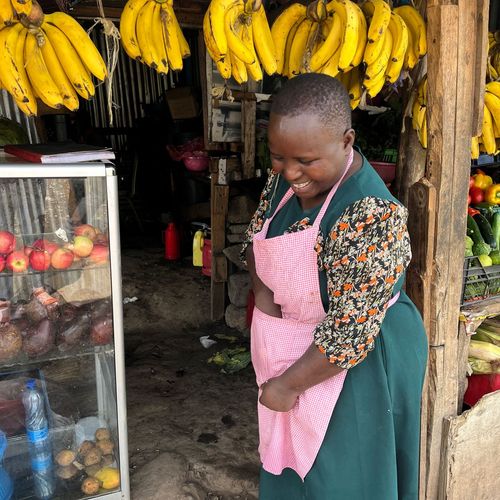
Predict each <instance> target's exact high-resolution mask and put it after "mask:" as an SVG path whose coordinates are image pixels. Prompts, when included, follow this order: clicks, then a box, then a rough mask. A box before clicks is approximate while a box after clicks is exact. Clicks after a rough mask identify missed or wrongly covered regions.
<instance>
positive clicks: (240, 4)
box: [203, 0, 305, 85]
mask: <svg viewBox="0 0 500 500" xmlns="http://www.w3.org/2000/svg"><path fill="white" fill-rule="evenodd" d="M304 9H305V7H304ZM203 36H204V38H205V44H206V46H207V51H208V54H209V55H210V57H211V58H212V60H213V61H214V62H215V64H216V65H217V69H218V70H219V73H220V74H221V75H222V77H223V78H225V79H228V78H230V77H233V78H234V80H235V81H236V82H237V83H239V84H240V85H241V84H243V83H246V82H247V81H248V79H249V78H251V79H252V80H254V81H256V82H258V81H260V80H262V77H263V71H262V70H264V71H265V72H266V73H267V74H268V75H273V74H274V73H276V70H277V61H276V54H275V46H274V42H273V38H272V36H271V30H270V28H269V23H268V21H267V16H266V12H265V10H264V6H263V5H262V0H212V1H211V2H210V5H209V7H208V10H207V12H206V13H205V17H204V20H203Z"/></svg>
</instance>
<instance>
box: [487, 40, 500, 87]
mask: <svg viewBox="0 0 500 500" xmlns="http://www.w3.org/2000/svg"><path fill="white" fill-rule="evenodd" d="M487 61H488V79H489V80H490V81H496V80H498V79H500V31H496V32H495V33H491V32H490V33H488V58H487Z"/></svg>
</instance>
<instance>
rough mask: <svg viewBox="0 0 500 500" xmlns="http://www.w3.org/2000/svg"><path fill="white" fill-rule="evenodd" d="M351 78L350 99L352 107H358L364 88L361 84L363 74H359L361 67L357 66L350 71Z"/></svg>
mask: <svg viewBox="0 0 500 500" xmlns="http://www.w3.org/2000/svg"><path fill="white" fill-rule="evenodd" d="M348 74H350V78H349V89H348V92H349V99H350V100H351V109H356V108H357V107H358V104H359V101H360V100H361V95H362V93H363V88H362V86H361V75H360V74H359V67H357V66H356V67H355V68H354V69H353V70H352V71H351V72H350V73H348Z"/></svg>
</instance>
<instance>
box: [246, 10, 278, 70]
mask: <svg viewBox="0 0 500 500" xmlns="http://www.w3.org/2000/svg"><path fill="white" fill-rule="evenodd" d="M252 31H253V39H254V44H255V50H256V51H257V55H258V56H259V60H260V63H261V64H262V67H263V68H264V70H265V72H266V73H267V74H268V75H273V74H274V73H276V70H277V69H278V65H277V63H276V49H275V47H274V41H273V37H272V35H271V29H270V28H269V23H268V22H267V17H266V11H265V10H264V7H263V6H262V5H261V6H260V9H259V10H257V12H254V14H252Z"/></svg>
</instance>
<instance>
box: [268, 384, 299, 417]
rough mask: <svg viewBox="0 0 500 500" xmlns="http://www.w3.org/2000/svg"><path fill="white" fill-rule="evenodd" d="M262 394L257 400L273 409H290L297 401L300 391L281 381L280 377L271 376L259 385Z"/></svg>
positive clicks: (283, 410)
mask: <svg viewBox="0 0 500 500" xmlns="http://www.w3.org/2000/svg"><path fill="white" fill-rule="evenodd" d="M260 388H261V390H262V394H261V395H260V398H259V401H260V403H261V404H262V405H264V406H266V407H267V408H269V409H270V410H274V411H282V412H286V411H290V410H291V409H292V408H293V407H294V406H295V403H296V401H297V398H298V397H299V394H300V392H298V391H296V390H294V389H291V388H290V387H288V386H287V385H286V384H284V383H283V380H282V379H281V377H276V378H271V379H269V380H268V381H267V382H264V383H263V384H262V385H261V386H260Z"/></svg>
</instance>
